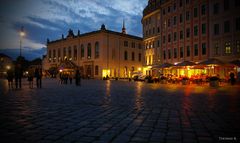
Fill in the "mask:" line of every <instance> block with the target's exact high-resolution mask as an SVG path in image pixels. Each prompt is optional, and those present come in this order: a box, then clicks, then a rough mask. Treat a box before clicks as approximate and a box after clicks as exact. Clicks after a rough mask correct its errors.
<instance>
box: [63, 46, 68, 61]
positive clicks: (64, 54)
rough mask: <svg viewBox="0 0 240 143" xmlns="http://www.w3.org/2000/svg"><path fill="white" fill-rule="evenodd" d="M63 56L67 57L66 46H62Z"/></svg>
mask: <svg viewBox="0 0 240 143" xmlns="http://www.w3.org/2000/svg"><path fill="white" fill-rule="evenodd" d="M63 58H64V60H65V59H66V58H67V48H66V47H64V48H63Z"/></svg>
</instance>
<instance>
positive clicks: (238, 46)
mask: <svg viewBox="0 0 240 143" xmlns="http://www.w3.org/2000/svg"><path fill="white" fill-rule="evenodd" d="M236 51H237V53H240V41H239V40H237V41H236Z"/></svg>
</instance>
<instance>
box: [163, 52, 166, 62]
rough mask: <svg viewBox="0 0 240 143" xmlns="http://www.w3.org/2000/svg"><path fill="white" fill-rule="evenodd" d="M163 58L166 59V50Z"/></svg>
mask: <svg viewBox="0 0 240 143" xmlns="http://www.w3.org/2000/svg"><path fill="white" fill-rule="evenodd" d="M163 59H164V60H165V59H166V51H165V50H164V51H163Z"/></svg>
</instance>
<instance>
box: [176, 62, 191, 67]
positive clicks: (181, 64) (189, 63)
mask: <svg viewBox="0 0 240 143" xmlns="http://www.w3.org/2000/svg"><path fill="white" fill-rule="evenodd" d="M194 65H196V64H195V63H194V62H190V61H183V62H181V63H178V64H177V65H176V66H177V67H185V66H194Z"/></svg>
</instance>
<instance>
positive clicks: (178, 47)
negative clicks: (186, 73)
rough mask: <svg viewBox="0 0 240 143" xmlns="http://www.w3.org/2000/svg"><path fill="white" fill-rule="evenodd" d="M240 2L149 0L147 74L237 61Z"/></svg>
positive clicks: (145, 27)
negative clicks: (167, 67) (159, 68)
mask: <svg viewBox="0 0 240 143" xmlns="http://www.w3.org/2000/svg"><path fill="white" fill-rule="evenodd" d="M239 10H240V7H239V0H231V1H229V0H149V1H148V5H147V6H146V8H145V9H144V11H143V18H142V25H143V44H144V48H145V62H144V66H145V67H146V68H145V69H146V74H152V73H151V72H152V71H151V67H152V66H154V65H158V64H163V63H171V64H177V63H179V62H182V61H192V62H195V63H198V62H201V61H204V60H207V59H209V58H217V59H221V60H223V61H225V62H228V61H231V60H236V59H239V58H240V53H239V40H240V35H239V34H240V31H239V27H240V20H239V18H240V11H239Z"/></svg>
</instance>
